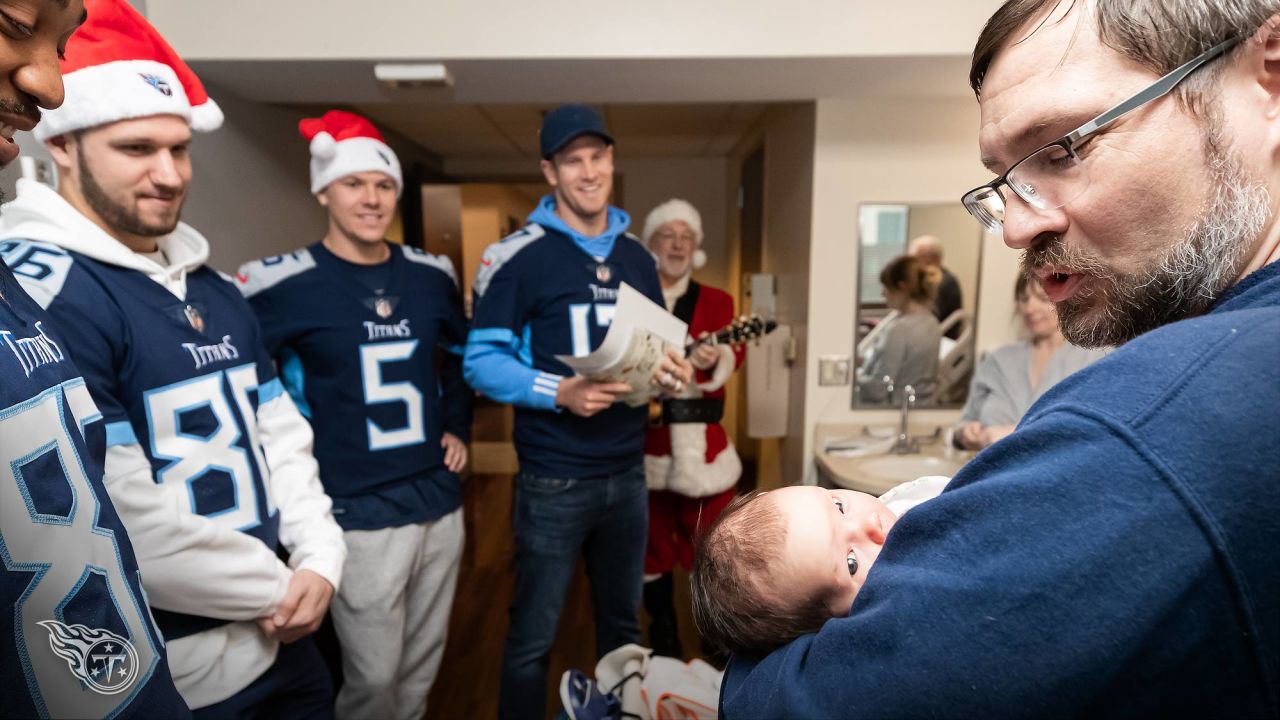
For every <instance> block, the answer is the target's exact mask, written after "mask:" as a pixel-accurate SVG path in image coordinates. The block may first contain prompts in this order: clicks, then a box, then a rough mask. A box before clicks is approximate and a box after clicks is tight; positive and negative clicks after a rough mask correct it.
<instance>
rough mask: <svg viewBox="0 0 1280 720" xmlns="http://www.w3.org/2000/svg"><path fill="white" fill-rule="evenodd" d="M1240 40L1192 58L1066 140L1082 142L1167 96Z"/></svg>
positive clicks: (1081, 127)
mask: <svg viewBox="0 0 1280 720" xmlns="http://www.w3.org/2000/svg"><path fill="white" fill-rule="evenodd" d="M1240 40H1241V38H1232V39H1231V40H1228V41H1226V42H1224V43H1219V44H1218V45H1214V46H1213V47H1211V48H1209V49H1208V50H1206V51H1204V52H1203V53H1201V54H1199V55H1197V56H1195V57H1194V58H1191V59H1190V60H1188V61H1187V62H1185V63H1183V64H1181V65H1179V66H1178V67H1176V68H1174V69H1173V70H1170V71H1169V73H1168V74H1167V75H1165V76H1164V77H1162V78H1160V79H1159V80H1157V81H1155V83H1153V84H1152V85H1151V87H1148V88H1147V89H1146V90H1143V91H1142V92H1140V93H1138V94H1137V95H1134V96H1133V97H1131V98H1129V99H1128V100H1125V101H1124V102H1122V103H1120V104H1119V105H1116V106H1115V107H1113V108H1111V109H1110V110H1108V111H1106V112H1104V113H1102V114H1101V115H1099V116H1098V117H1096V118H1094V119H1092V120H1090V121H1089V122H1087V123H1085V124H1084V125H1081V126H1080V127H1078V128H1076V129H1075V130H1073V131H1071V133H1070V134H1069V135H1067V137H1066V140H1067V141H1068V142H1070V143H1075V142H1076V141H1078V140H1080V138H1082V137H1084V136H1086V135H1090V134H1092V133H1095V132H1097V131H1099V130H1101V129H1102V128H1104V127H1106V126H1108V125H1110V124H1111V123H1113V122H1115V121H1116V120H1117V119H1119V118H1120V116H1121V115H1124V114H1125V113H1127V112H1129V111H1130V110H1133V109H1135V108H1138V107H1141V106H1142V105H1145V104H1146V103H1149V102H1151V101H1152V100H1155V99H1156V98H1158V97H1161V96H1162V95H1165V94H1167V93H1168V92H1169V91H1170V90H1173V89H1174V88H1175V87H1177V86H1178V83H1180V82H1182V81H1183V79H1185V78H1186V77H1187V76H1188V75H1190V74H1191V73H1192V72H1193V71H1194V70H1196V69H1197V68H1199V67H1200V66H1201V65H1204V64H1205V63H1207V62H1209V61H1210V60H1212V59H1214V58H1216V57H1218V56H1219V55H1221V54H1223V53H1225V52H1226V51H1228V50H1230V49H1231V48H1232V47H1235V46H1236V45H1237V44H1238V43H1239V42H1240Z"/></svg>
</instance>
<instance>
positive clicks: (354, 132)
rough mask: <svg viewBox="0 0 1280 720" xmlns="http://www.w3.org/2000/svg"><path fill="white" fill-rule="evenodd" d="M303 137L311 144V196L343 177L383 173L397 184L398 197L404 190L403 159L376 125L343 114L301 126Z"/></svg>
mask: <svg viewBox="0 0 1280 720" xmlns="http://www.w3.org/2000/svg"><path fill="white" fill-rule="evenodd" d="M298 130H299V131H301V132H302V137H304V138H306V139H307V141H308V142H310V143H311V192H312V193H313V194H314V193H318V192H320V191H322V190H324V189H325V188H326V187H329V183H331V182H333V181H334V180H337V179H338V178H340V177H346V176H347V175H351V174H353V173H358V172H380V173H386V174H387V175H390V176H391V179H392V180H395V181H396V195H397V196H398V195H399V194H400V191H402V190H404V180H403V178H401V176H400V159H399V158H397V157H396V154H395V152H394V151H393V150H392V149H391V148H390V147H389V146H388V145H387V141H386V140H384V139H383V137H382V133H380V132H378V128H376V127H374V125H373V123H371V122H369V121H368V120H366V119H364V118H362V117H360V116H359V115H356V114H355V113H349V112H345V111H343V110H330V111H329V112H327V113H325V114H324V115H323V116H322V117H318V118H306V119H305V120H302V121H300V122H299V123H298Z"/></svg>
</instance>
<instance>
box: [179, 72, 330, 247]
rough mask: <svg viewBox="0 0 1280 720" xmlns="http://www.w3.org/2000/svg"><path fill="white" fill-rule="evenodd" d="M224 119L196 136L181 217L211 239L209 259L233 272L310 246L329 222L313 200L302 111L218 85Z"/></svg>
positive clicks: (216, 93) (215, 92)
mask: <svg viewBox="0 0 1280 720" xmlns="http://www.w3.org/2000/svg"><path fill="white" fill-rule="evenodd" d="M209 94H210V95H211V96H212V97H213V98H214V99H216V100H217V101H218V104H219V105H220V106H221V107H222V111H223V113H224V114H225V115H226V122H225V123H224V124H223V126H222V127H221V128H219V129H218V130H216V131H214V132H212V133H197V134H196V136H195V140H194V141H193V142H192V144H191V161H192V164H193V166H194V168H195V177H194V180H193V181H192V186H191V193H190V195H189V196H188V199H187V204H186V207H185V208H184V209H183V212H182V219H183V220H184V221H186V222H187V223H189V224H191V225H192V226H193V227H195V228H196V229H197V230H199V231H200V232H201V233H203V234H204V236H205V237H206V238H208V239H209V245H210V248H211V249H210V254H209V263H210V264H211V265H213V266H214V267H216V268H217V269H219V270H222V271H224V272H234V271H235V270H236V268H238V267H239V266H240V264H241V263H244V262H247V261H249V260H253V259H256V258H260V257H264V256H267V255H276V254H279V253H282V252H286V251H289V250H293V249H295V248H298V247H301V246H303V245H309V244H311V243H313V242H316V241H317V240H319V239H320V238H322V237H324V233H325V230H326V229H327V228H328V220H327V219H326V215H325V212H324V209H323V208H321V207H320V206H319V205H318V204H317V203H316V201H315V198H313V197H311V192H310V177H311V175H310V169H309V168H310V165H309V163H310V155H309V153H308V150H307V143H306V141H304V140H303V139H302V136H301V135H299V134H298V119H299V118H300V117H301V114H300V113H295V112H292V111H289V110H284V109H280V108H277V107H272V106H267V105H263V104H261V103H254V102H249V101H247V100H243V99H241V98H239V97H236V96H235V95H233V94H231V93H229V92H227V91H225V90H222V89H220V88H218V87H212V86H211V87H210V88H209Z"/></svg>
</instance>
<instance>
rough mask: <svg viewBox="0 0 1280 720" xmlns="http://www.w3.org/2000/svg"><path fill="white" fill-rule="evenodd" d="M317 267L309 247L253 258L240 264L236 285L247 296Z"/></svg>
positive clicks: (278, 284) (264, 290)
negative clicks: (258, 258)
mask: <svg viewBox="0 0 1280 720" xmlns="http://www.w3.org/2000/svg"><path fill="white" fill-rule="evenodd" d="M315 267H316V259H315V257H314V256H313V255H312V254H311V251H310V250H309V249H307V248H300V249H298V250H294V251H293V252H290V253H285V254H283V255H272V256H270V257H265V258H262V259H261V260H253V261H251V262H247V263H245V264H244V265H241V266H240V270H239V271H238V272H236V276H235V285H236V288H237V289H238V290H240V294H241V295H244V296H245V297H246V298H252V297H253V296H255V295H257V294H259V293H262V292H266V291H268V290H271V289H272V288H276V287H278V286H280V285H281V284H282V283H284V282H285V281H287V280H289V279H290V278H295V277H299V276H301V275H303V274H305V273H307V272H308V271H310V270H314V269H315Z"/></svg>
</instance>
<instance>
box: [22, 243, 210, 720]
mask: <svg viewBox="0 0 1280 720" xmlns="http://www.w3.org/2000/svg"><path fill="white" fill-rule="evenodd" d="M11 245H12V244H11V243H0V254H7V251H8V250H9V249H10V248H11ZM74 338H75V335H74V334H66V335H64V334H60V333H58V332H57V330H56V326H55V325H54V323H53V322H52V321H51V320H50V319H49V316H48V315H47V314H45V313H44V311H43V310H41V309H40V307H39V306H38V305H37V304H36V303H35V302H34V301H33V300H31V298H29V297H28V296H27V295H26V293H25V292H23V290H22V288H21V287H20V286H19V284H18V282H17V280H16V278H14V276H13V274H12V272H11V271H10V269H9V267H8V265H6V264H4V263H3V262H0V378H2V380H0V559H2V560H3V562H4V574H3V576H0V577H2V579H0V606H3V607H4V608H5V610H6V611H5V612H3V613H0V634H2V635H3V638H2V639H0V715H4V716H6V717H147V718H150V717H186V716H187V715H188V712H187V706H186V704H185V703H184V702H183V701H182V698H181V697H180V696H179V695H178V691H177V690H176V689H175V688H174V686H173V680H172V678H170V676H169V666H168V663H167V661H166V660H165V650H164V642H163V640H162V639H161V636H160V634H159V632H158V630H157V628H156V627H155V623H154V620H153V619H152V617H151V614H150V613H149V612H148V609H147V604H146V596H145V595H144V594H143V591H142V580H141V577H140V576H139V573H138V563H137V560H136V559H135V558H134V554H133V546H132V545H130V543H129V538H128V536H127V535H126V534H125V530H124V526H123V525H122V524H121V523H120V518H119V517H118V516H117V515H116V511H115V508H114V506H112V504H111V500H110V499H109V498H108V497H107V491H106V488H105V487H104V486H103V484H102V458H103V453H104V451H105V445H104V443H105V437H104V429H103V422H102V414H101V413H100V412H98V409H97V407H96V406H95V405H94V402H93V399H92V398H91V397H90V393H89V391H88V389H87V388H86V387H85V382H84V380H83V379H82V378H81V377H80V376H79V372H78V371H77V370H76V368H75V365H74V364H73V363H72V361H71V358H70V354H71V352H72V351H73V350H74V348H75V339H74Z"/></svg>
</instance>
